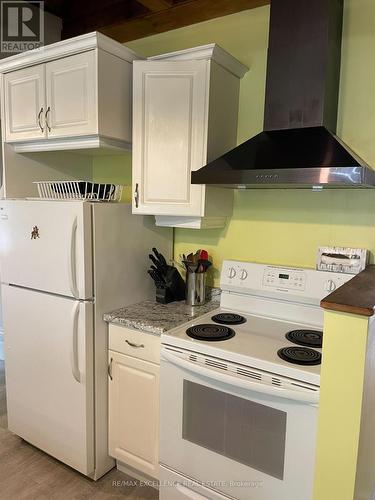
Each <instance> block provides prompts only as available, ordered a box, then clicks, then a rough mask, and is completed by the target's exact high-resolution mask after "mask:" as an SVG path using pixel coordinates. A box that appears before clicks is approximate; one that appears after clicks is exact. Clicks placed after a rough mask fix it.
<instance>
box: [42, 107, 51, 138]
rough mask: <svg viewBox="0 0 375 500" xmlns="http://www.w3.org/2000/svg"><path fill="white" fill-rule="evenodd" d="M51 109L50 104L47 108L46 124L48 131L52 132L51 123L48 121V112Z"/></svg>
mask: <svg viewBox="0 0 375 500" xmlns="http://www.w3.org/2000/svg"><path fill="white" fill-rule="evenodd" d="M42 109H43V108H42ZM50 111H51V108H50V106H48V108H47V110H46V114H45V120H46V125H47V129H48V132H51V127H50V124H49V123H48V113H49V112H50Z"/></svg>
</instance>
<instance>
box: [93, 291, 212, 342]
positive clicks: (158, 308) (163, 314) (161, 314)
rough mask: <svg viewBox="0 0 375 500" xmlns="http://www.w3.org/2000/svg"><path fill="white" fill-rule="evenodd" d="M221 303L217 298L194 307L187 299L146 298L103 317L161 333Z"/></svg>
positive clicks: (119, 323)
mask: <svg viewBox="0 0 375 500" xmlns="http://www.w3.org/2000/svg"><path fill="white" fill-rule="evenodd" d="M219 305H220V304H219V302H218V301H217V300H215V299H214V300H211V301H209V302H207V303H206V304H204V305H203V306H194V307H192V306H188V305H186V304H185V301H180V302H171V303H170V304H159V303H157V302H153V301H152V300H146V301H144V302H139V303H138V304H134V305H130V306H126V307H122V308H121V309H117V310H116V311H112V312H110V313H107V314H104V316H103V319H104V321H107V322H108V323H114V324H116V325H122V326H127V327H129V328H135V329H136V330H142V331H143V332H148V333H152V334H154V335H161V334H162V333H164V332H167V331H168V330H171V329H172V328H175V327H176V326H179V325H182V324H183V323H187V322H188V321H191V320H192V319H194V318H198V317H199V316H202V315H203V314H206V313H208V312H210V311H213V310H214V309H217V308H218V307H219Z"/></svg>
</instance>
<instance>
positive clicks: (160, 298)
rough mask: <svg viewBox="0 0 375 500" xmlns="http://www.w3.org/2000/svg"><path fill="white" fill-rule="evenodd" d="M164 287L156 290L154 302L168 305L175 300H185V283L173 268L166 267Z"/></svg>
mask: <svg viewBox="0 0 375 500" xmlns="http://www.w3.org/2000/svg"><path fill="white" fill-rule="evenodd" d="M164 279H165V285H164V286H163V287H162V288H157V289H156V302H159V303H160V304H169V303H170V302H174V301H177V300H184V299H185V281H184V280H183V278H182V276H181V275H180V273H179V272H178V270H177V269H176V268H175V267H173V266H168V270H167V272H166V274H165V278H164Z"/></svg>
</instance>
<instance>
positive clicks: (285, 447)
mask: <svg viewBox="0 0 375 500" xmlns="http://www.w3.org/2000/svg"><path fill="white" fill-rule="evenodd" d="M160 375H161V383H160V397H161V440H160V462H161V464H162V465H163V464H164V465H165V466H167V467H169V468H171V469H173V470H176V471H178V472H180V473H181V474H183V475H185V476H187V477H190V478H192V479H194V480H197V481H198V482H200V483H202V484H203V485H204V486H206V487H209V488H212V489H214V490H216V491H219V492H222V493H224V494H226V495H229V496H230V497H232V498H236V499H241V500H242V499H244V500H245V499H246V500H249V499H256V500H291V499H296V500H297V499H298V500H310V499H311V498H312V489H313V475H314V463H315V442H316V427H317V413H318V409H317V402H318V398H319V389H318V388H317V387H316V386H310V387H309V386H308V384H298V383H297V382H296V385H295V386H294V384H289V386H288V388H285V387H282V386H280V385H273V383H272V382H271V383H269V382H268V381H267V377H269V380H271V381H272V380H273V378H272V374H268V373H264V376H262V372H261V371H260V370H253V369H251V368H250V369H248V368H246V367H244V366H242V365H235V364H233V363H226V362H225V361H222V360H220V359H217V358H212V357H208V356H202V355H196V354H195V353H192V352H189V351H185V350H183V349H179V348H174V347H169V346H163V347H162V352H161V374H160ZM274 380H275V381H276V378H274ZM288 382H290V381H288ZM292 382H293V381H292ZM277 383H278V382H276V384H277ZM297 384H298V385H297ZM161 498H163V497H162V496H161Z"/></svg>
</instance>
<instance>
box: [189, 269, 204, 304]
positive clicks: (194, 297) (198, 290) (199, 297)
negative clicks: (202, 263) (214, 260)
mask: <svg viewBox="0 0 375 500" xmlns="http://www.w3.org/2000/svg"><path fill="white" fill-rule="evenodd" d="M205 302H206V273H193V272H191V271H188V272H187V273H186V304H188V305H189V306H202V305H203V304H204V303H205Z"/></svg>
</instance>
